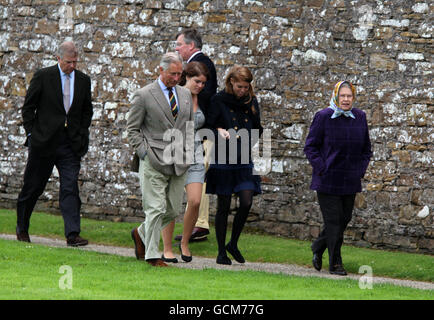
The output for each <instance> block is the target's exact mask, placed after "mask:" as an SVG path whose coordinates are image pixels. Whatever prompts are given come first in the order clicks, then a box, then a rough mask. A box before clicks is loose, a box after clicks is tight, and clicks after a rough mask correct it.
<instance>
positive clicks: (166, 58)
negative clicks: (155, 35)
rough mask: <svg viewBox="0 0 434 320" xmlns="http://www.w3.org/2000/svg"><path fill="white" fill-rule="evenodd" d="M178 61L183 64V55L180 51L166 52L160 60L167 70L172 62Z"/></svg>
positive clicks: (162, 66)
mask: <svg viewBox="0 0 434 320" xmlns="http://www.w3.org/2000/svg"><path fill="white" fill-rule="evenodd" d="M178 62H179V63H181V64H182V57H181V56H180V55H179V53H178V52H166V53H165V54H164V55H163V57H162V58H161V60H160V67H161V68H163V70H167V69H169V66H170V65H171V64H172V63H178Z"/></svg>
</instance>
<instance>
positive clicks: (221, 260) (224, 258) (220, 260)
mask: <svg viewBox="0 0 434 320" xmlns="http://www.w3.org/2000/svg"><path fill="white" fill-rule="evenodd" d="M216 262H217V263H218V264H227V265H231V264H232V261H231V259H229V258H228V256H227V255H224V256H221V255H218V256H217V260H216Z"/></svg>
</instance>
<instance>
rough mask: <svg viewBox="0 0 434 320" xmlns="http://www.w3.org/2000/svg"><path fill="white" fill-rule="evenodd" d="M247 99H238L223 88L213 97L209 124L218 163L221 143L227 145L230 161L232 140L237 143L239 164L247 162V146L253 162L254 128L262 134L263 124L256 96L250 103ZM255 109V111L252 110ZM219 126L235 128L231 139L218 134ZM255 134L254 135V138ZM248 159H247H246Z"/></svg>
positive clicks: (228, 159)
mask: <svg viewBox="0 0 434 320" xmlns="http://www.w3.org/2000/svg"><path fill="white" fill-rule="evenodd" d="M245 101H246V99H244V100H238V99H236V98H235V96H234V95H232V94H229V93H226V91H225V90H222V91H220V92H218V93H217V94H215V95H214V96H213V97H212V99H211V104H212V108H210V110H209V115H208V118H207V119H206V121H207V126H208V127H209V128H211V130H212V131H213V132H214V135H215V138H214V139H215V142H216V147H215V149H214V152H215V153H214V155H215V158H214V159H215V161H216V163H218V159H219V156H218V151H219V150H221V148H222V146H221V144H223V145H225V148H226V158H225V163H226V164H228V163H230V158H229V157H230V155H231V151H230V143H231V142H230V140H232V141H235V140H236V143H237V154H236V156H237V164H246V163H245V162H244V161H243V158H242V155H243V150H244V149H245V148H247V149H246V150H247V152H248V160H249V162H251V149H252V147H253V145H254V144H255V143H256V141H255V140H254V141H252V130H258V131H257V133H258V135H257V136H256V137H260V136H261V135H262V131H263V128H262V125H261V117H260V110H259V104H258V100H257V99H256V97H253V99H252V100H251V102H250V103H245ZM252 108H254V109H255V113H253V112H252ZM217 128H223V129H225V130H230V129H232V130H234V131H232V133H231V131H230V132H229V133H230V134H231V138H230V140H223V139H222V138H220V135H219V134H218V131H217ZM254 137H255V136H253V138H254ZM244 160H247V159H244Z"/></svg>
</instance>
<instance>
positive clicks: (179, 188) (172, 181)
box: [138, 157, 186, 260]
mask: <svg viewBox="0 0 434 320" xmlns="http://www.w3.org/2000/svg"><path fill="white" fill-rule="evenodd" d="M139 178H140V187H141V190H142V205H143V211H144V213H145V221H144V222H143V223H142V224H141V225H140V226H139V228H138V233H139V235H140V238H141V239H142V241H143V243H144V245H145V260H148V259H157V258H160V257H161V254H160V253H159V250H158V245H159V243H160V232H161V230H163V229H164V228H165V227H166V226H167V225H168V224H169V223H170V222H171V221H173V220H174V219H175V218H176V217H177V216H178V214H179V210H180V209H181V207H182V200H183V197H184V183H185V178H186V172H185V173H184V174H182V175H181V176H176V175H165V174H162V173H161V172H159V171H157V170H155V169H154V168H153V167H152V165H151V163H150V162H149V158H148V157H145V160H140V165H139Z"/></svg>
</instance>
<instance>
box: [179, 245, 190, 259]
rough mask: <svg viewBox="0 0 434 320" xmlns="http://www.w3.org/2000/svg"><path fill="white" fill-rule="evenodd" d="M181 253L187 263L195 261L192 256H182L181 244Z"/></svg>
mask: <svg viewBox="0 0 434 320" xmlns="http://www.w3.org/2000/svg"><path fill="white" fill-rule="evenodd" d="M179 251H181V259H182V260H183V261H185V262H191V260H193V257H192V256H184V255H183V254H182V249H181V243H179Z"/></svg>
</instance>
